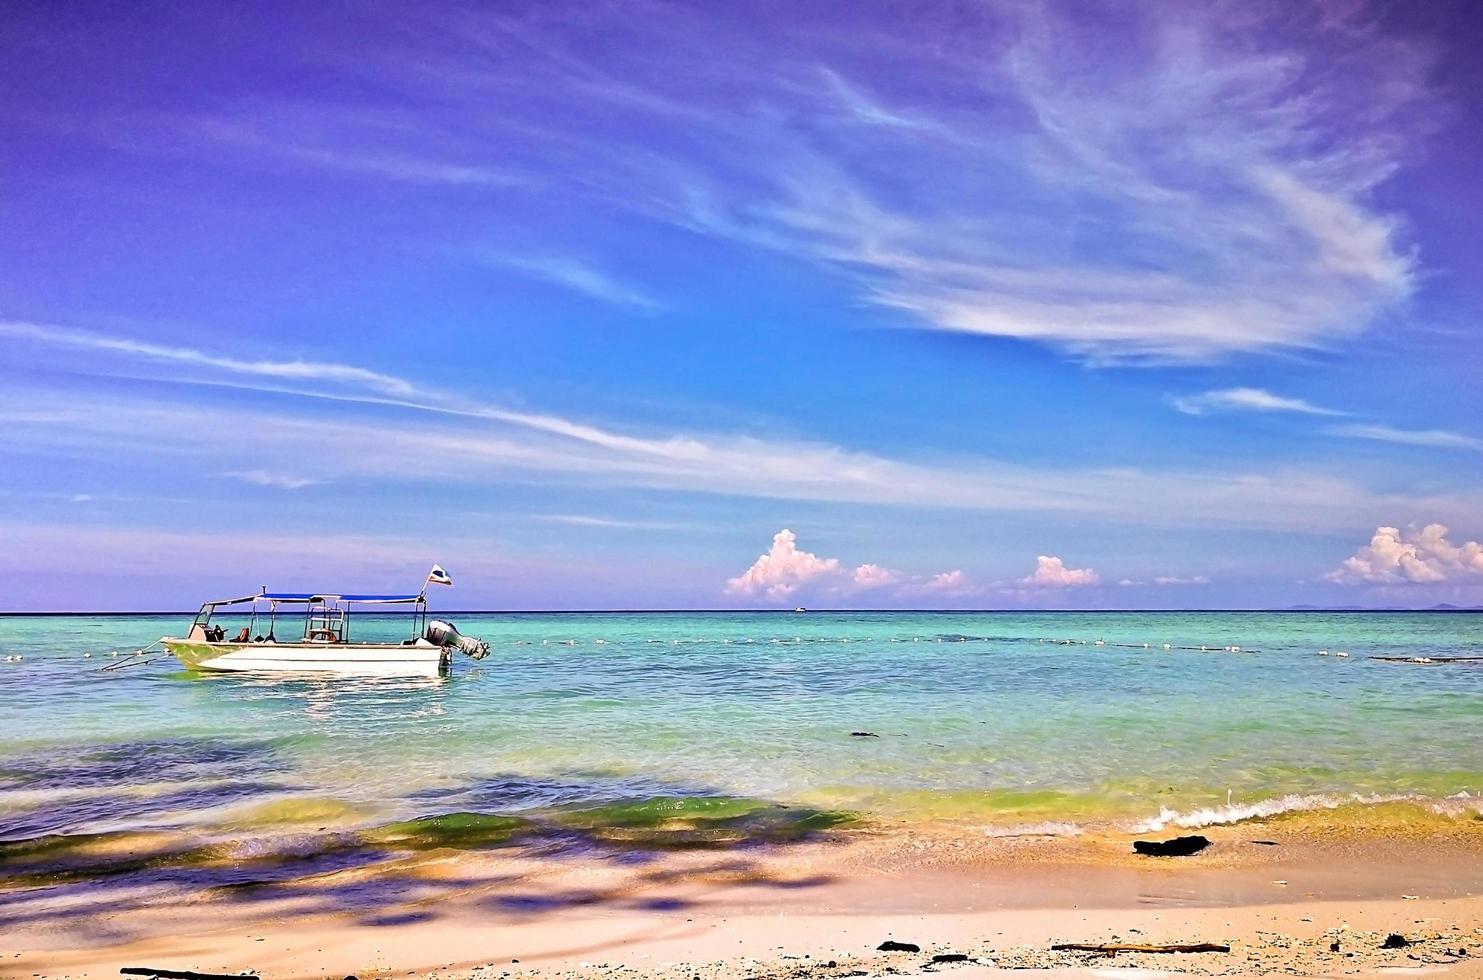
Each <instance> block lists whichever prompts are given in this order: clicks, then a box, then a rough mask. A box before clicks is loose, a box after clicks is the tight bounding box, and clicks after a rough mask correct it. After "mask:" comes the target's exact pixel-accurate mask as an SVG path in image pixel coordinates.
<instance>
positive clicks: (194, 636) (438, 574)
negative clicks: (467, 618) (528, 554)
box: [160, 566, 489, 675]
mask: <svg viewBox="0 0 1483 980" xmlns="http://www.w3.org/2000/svg"><path fill="white" fill-rule="evenodd" d="M428 582H435V583H438V584H441V585H451V584H452V582H451V581H450V580H449V579H448V575H447V573H446V572H444V571H443V570H442V569H441V568H439V567H437V566H434V568H433V573H432V574H431V575H429V576H428ZM426 593H427V588H426V585H424V587H423V590H422V591H421V592H419V593H417V594H415V595H369V594H349V593H335V592H269V591H267V590H266V589H264V590H263V591H261V592H258V593H257V594H256V595H248V596H242V597H241V598H238V599H219V600H216V601H214V602H208V603H205V604H204V605H202V606H201V611H200V612H199V613H197V614H196V618H195V621H194V622H192V623H191V628H190V632H189V633H188V634H187V635H186V636H185V638H183V639H181V638H177V637H169V636H167V637H164V638H162V639H161V641H160V642H161V643H163V644H164V645H165V649H167V650H169V651H170V653H172V654H174V655H175V658H176V659H177V660H179V661H180V662H181V663H182V664H184V665H185V666H186V667H189V668H190V669H192V670H213V671H220V670H231V671H270V672H300V671H332V672H338V673H351V674H387V675H408V674H414V675H415V674H423V675H426V674H436V673H438V672H439V671H442V670H446V669H447V668H448V666H449V664H450V662H451V661H452V659H453V651H454V650H458V651H460V652H462V653H464V654H466V655H468V656H470V657H472V658H474V659H475V660H482V659H484V657H485V656H486V655H487V654H488V653H489V644H488V643H485V642H484V641H483V640H480V639H476V638H474V637H471V636H463V635H462V634H460V633H459V632H458V630H457V629H456V628H455V627H454V626H453V624H452V623H449V622H446V621H443V620H438V619H433V620H429V619H428V618H427V594H426ZM407 605H410V606H411V607H412V616H411V620H412V630H411V636H410V638H408V639H405V640H401V641H377V640H357V639H353V638H352V637H351V615H350V614H351V610H352V609H355V608H357V607H360V606H407ZM237 606H246V607H248V608H247V609H246V610H243V612H246V614H247V619H246V623H245V625H243V626H241V628H240V629H239V630H238V631H237V632H236V633H235V634H234V635H233V636H231V637H230V638H229V637H228V636H227V631H226V629H225V628H223V627H222V626H221V625H219V624H218V625H215V626H213V625H212V624H211V619H212V617H213V616H214V615H215V614H216V612H217V610H219V609H223V608H226V609H231V608H232V607H237ZM300 613H302V622H303V631H302V634H301V635H299V636H295V637H294V638H291V639H281V638H279V636H278V635H277V631H278V630H279V629H280V628H286V629H291V630H293V632H295V633H298V632H299V630H298V626H297V625H295V623H296V621H297V620H299V618H300V616H299V614H300ZM240 615H241V614H240V613H239V616H240ZM280 620H282V622H280Z"/></svg>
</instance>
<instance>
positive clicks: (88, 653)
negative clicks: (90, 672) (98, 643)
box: [83, 650, 93, 657]
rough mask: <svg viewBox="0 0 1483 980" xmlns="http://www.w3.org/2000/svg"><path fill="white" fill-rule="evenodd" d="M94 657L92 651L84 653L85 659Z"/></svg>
mask: <svg viewBox="0 0 1483 980" xmlns="http://www.w3.org/2000/svg"><path fill="white" fill-rule="evenodd" d="M92 655H93V654H92V651H91V650H89V651H86V652H84V653H83V656H84V657H91V656H92Z"/></svg>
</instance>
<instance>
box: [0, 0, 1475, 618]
mask: <svg viewBox="0 0 1483 980" xmlns="http://www.w3.org/2000/svg"><path fill="white" fill-rule="evenodd" d="M1480 45H1483V14H1480V11H1479V9H1478V7H1477V6H1476V5H1473V4H1469V3H1466V2H1452V0H1437V2H1433V3H1427V4H1399V3H1397V4H1393V5H1371V4H1366V3H1363V2H1359V0H1344V2H1321V3H1293V2H1286V0H1284V2H1270V3H1267V2H1262V0H1256V2H1231V3H1135V2H1125V3H1103V2H1096V0H1091V2H1066V3H1055V2H1044V3H1037V2H1029V0H1027V2H998V0H995V2H982V3H956V2H955V3H932V2H923V3H914V4H909V5H905V4H903V5H894V6H893V5H864V6H861V5H842V4H785V3H759V2H739V3H735V4H727V5H716V4H703V3H694V4H667V3H649V2H642V0H638V2H632V3H611V4H609V3H595V4H594V3H581V4H578V3H571V4H568V3H562V2H543V3H529V4H525V3H494V4H462V3H460V4H447V3H439V2H431V3H418V4H393V3H352V2H342V3H333V4H299V3H292V4H290V3H272V2H269V3H262V4H230V3H210V2H203V3H193V4H169V3H139V4H90V3H83V4H74V5H57V4H47V3H30V2H24V0H22V2H19V3H14V4H9V5H7V6H6V8H5V11H4V13H3V14H0V92H3V97H0V133H3V134H4V138H3V139H0V584H3V589H0V609H10V610H48V609H98V610H109V609H114V610H130V609H180V608H188V607H193V606H194V605H196V604H197V603H199V602H200V601H202V600H205V599H210V598H221V597H225V596H230V595H240V594H243V593H245V592H250V591H255V590H256V589H257V588H258V587H259V586H260V585H266V586H267V587H268V588H269V589H270V590H281V591H298V590H319V589H325V590H328V589H337V590H345V591H381V590H387V591H403V590H406V589H416V588H417V587H418V586H419V583H420V582H421V580H422V578H423V577H424V575H425V574H426V573H425V569H426V568H428V567H429V566H430V565H431V564H432V563H433V562H438V563H441V564H442V565H443V566H444V567H445V568H447V569H448V571H449V573H450V574H451V575H452V577H453V580H454V583H455V587H454V589H453V590H452V591H451V592H448V593H446V594H440V595H438V596H437V597H436V598H437V600H438V603H439V604H441V605H442V606H443V607H444V608H450V607H456V608H488V609H613V608H792V607H793V606H794V605H806V606H809V607H813V608H822V607H832V608H988V609H995V608H1078V609H1097V608H1135V609H1136V608H1247V607H1267V608H1271V607H1286V606H1290V605H1303V604H1311V605H1325V606H1328V605H1362V606H1430V605H1433V604H1440V603H1453V604H1483V548H1480V545H1479V544H1478V541H1479V540H1480V539H1483V479H1480V477H1483V373H1480V367H1483V345H1480V330H1479V323H1480V314H1483V275H1479V270H1480V268H1483V237H1480V236H1479V235H1478V234H1477V229H1478V226H1479V220H1480V217H1483V191H1480V188H1483V152H1480V151H1483V146H1480V134H1483V111H1480V110H1483V63H1480V62H1479V60H1478V59H1477V57H1476V52H1477V50H1478V49H1479V47H1480Z"/></svg>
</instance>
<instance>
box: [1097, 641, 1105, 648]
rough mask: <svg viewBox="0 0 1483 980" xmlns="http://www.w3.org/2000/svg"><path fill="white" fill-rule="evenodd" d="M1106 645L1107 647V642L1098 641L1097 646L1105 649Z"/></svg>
mask: <svg viewBox="0 0 1483 980" xmlns="http://www.w3.org/2000/svg"><path fill="white" fill-rule="evenodd" d="M1106 645H1107V641H1106V640H1098V641H1097V646H1099V647H1105V646H1106Z"/></svg>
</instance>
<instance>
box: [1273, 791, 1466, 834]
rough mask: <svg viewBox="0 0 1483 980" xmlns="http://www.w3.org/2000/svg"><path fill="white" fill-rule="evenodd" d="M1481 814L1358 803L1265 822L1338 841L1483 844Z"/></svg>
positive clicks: (1413, 804) (1429, 805) (1423, 804)
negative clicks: (1429, 840) (1444, 840)
mask: <svg viewBox="0 0 1483 980" xmlns="http://www.w3.org/2000/svg"><path fill="white" fill-rule="evenodd" d="M1480 820H1483V814H1480V813H1478V812H1477V811H1473V810H1471V809H1469V810H1447V809H1444V808H1442V807H1440V806H1439V805H1438V804H1437V803H1435V802H1430V801H1419V800H1418V801H1413V800H1387V801H1383V802H1374V803H1372V802H1366V801H1362V800H1357V801H1354V802H1350V803H1344V804H1341V805H1339V806H1334V807H1323V808H1319V809H1312V810H1297V811H1293V812H1290V813H1284V814H1281V815H1278V816H1275V817H1271V818H1269V819H1268V820H1267V821H1266V822H1267V823H1270V824H1271V825H1272V826H1274V827H1281V828H1282V829H1284V830H1289V831H1292V832H1295V833H1298V834H1304V835H1314V836H1323V837H1337V838H1371V837H1380V838H1386V839H1390V840H1396V841H1399V840H1408V839H1416V838H1438V837H1458V838H1468V839H1472V840H1474V841H1476V842H1478V843H1483V823H1480Z"/></svg>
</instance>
